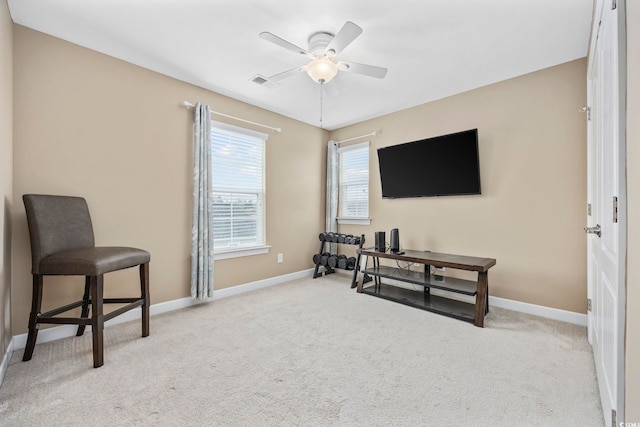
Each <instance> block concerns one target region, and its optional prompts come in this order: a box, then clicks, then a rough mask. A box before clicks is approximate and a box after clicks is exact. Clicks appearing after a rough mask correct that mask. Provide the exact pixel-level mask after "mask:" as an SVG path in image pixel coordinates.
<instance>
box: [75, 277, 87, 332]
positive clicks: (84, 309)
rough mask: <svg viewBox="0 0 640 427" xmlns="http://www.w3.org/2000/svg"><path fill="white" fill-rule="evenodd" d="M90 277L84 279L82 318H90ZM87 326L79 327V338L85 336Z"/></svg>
mask: <svg viewBox="0 0 640 427" xmlns="http://www.w3.org/2000/svg"><path fill="white" fill-rule="evenodd" d="M90 286H91V285H90V283H89V276H87V277H85V278H84V295H82V313H81V314H80V317H82V318H87V317H89V289H90ZM84 328H85V325H78V333H76V336H77V337H81V336H82V334H84Z"/></svg>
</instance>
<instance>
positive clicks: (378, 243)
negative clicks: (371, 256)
mask: <svg viewBox="0 0 640 427" xmlns="http://www.w3.org/2000/svg"><path fill="white" fill-rule="evenodd" d="M374 241H375V248H376V252H385V251H386V245H387V244H386V243H385V235H384V231H376V232H375V239H374Z"/></svg>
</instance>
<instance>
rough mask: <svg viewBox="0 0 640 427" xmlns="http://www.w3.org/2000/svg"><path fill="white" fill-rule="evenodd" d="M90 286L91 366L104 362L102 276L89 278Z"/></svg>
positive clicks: (96, 366) (97, 366)
mask: <svg viewBox="0 0 640 427" xmlns="http://www.w3.org/2000/svg"><path fill="white" fill-rule="evenodd" d="M89 283H90V288H91V335H92V337H93V367H94V368H99V367H100V366H102V365H103V364H104V335H103V330H104V314H103V312H102V295H103V293H104V281H103V276H102V275H99V276H91V277H90V278H89Z"/></svg>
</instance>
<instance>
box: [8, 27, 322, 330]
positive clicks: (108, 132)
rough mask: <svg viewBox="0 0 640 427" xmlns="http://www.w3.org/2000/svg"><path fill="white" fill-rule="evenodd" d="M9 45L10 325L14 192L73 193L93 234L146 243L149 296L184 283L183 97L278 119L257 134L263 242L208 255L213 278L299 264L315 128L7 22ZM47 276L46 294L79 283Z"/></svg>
mask: <svg viewBox="0 0 640 427" xmlns="http://www.w3.org/2000/svg"><path fill="white" fill-rule="evenodd" d="M14 52H15V55H14V69H15V73H14V76H15V79H14V82H15V84H14V93H15V97H14V99H15V103H14V137H15V146H14V198H13V199H14V202H13V203H14V204H13V270H12V271H13V285H12V299H11V304H12V325H13V328H12V330H13V334H14V335H16V334H20V333H24V332H25V331H26V325H27V317H28V313H29V304H30V298H31V296H30V292H31V291H30V274H29V273H30V267H31V266H30V255H29V254H30V252H29V241H28V233H27V227H26V219H25V214H24V207H23V204H22V200H21V196H22V194H24V193H50V194H70V195H82V196H85V197H86V198H87V200H88V203H89V207H90V209H91V213H92V218H93V222H94V229H95V234H96V242H97V243H98V244H100V245H130V246H137V247H141V248H145V249H147V250H149V251H150V252H151V256H152V257H151V300H152V303H153V304H157V303H160V302H164V301H170V300H174V299H177V298H182V297H186V296H188V295H189V271H190V270H189V251H190V240H189V236H190V234H191V232H190V230H191V213H190V206H191V191H192V183H191V171H192V166H191V164H192V124H193V121H192V113H191V112H190V111H189V110H187V109H185V108H183V107H181V106H180V103H182V101H184V100H188V101H191V102H196V101H204V102H207V103H208V104H210V105H211V106H212V108H213V109H214V110H217V111H222V112H225V113H227V114H231V115H237V116H240V117H243V118H246V119H249V120H253V121H256V122H261V123H267V124H270V125H273V126H277V127H282V128H283V132H282V133H281V134H277V133H274V134H271V136H270V138H269V141H268V142H267V154H266V182H267V184H266V185H267V187H266V193H267V204H266V218H267V224H266V233H267V243H268V244H269V245H271V246H272V248H271V251H270V253H269V254H267V255H258V256H251V257H245V258H240V259H233V260H223V261H217V262H216V266H215V287H216V288H217V289H222V288H226V287H229V286H233V285H237V284H242V283H247V282H251V281H255V280H260V279H265V278H270V277H274V276H279V275H283V274H287V273H292V272H297V271H301V270H304V269H307V268H310V267H311V255H312V254H313V253H314V252H315V251H316V250H317V248H316V246H317V244H316V242H317V239H316V238H314V236H317V233H318V232H319V231H320V230H321V229H322V228H324V225H323V224H324V205H323V203H324V200H323V198H322V188H323V173H324V160H323V154H324V152H325V150H324V144H323V141H325V140H326V132H324V131H322V130H320V129H318V128H316V127H313V126H309V125H306V124H302V123H300V122H297V121H294V120H291V119H287V118H285V117H282V116H280V115H277V114H275V113H272V112H268V111H265V110H262V109H259V108H256V107H253V106H250V105H247V104H245V103H242V102H239V101H235V100H232V99H229V98H226V97H224V96H221V95H218V94H215V93H212V92H209V91H207V90H204V89H201V88H198V87H194V86H192V85H189V84H186V83H182V82H179V81H177V80H174V79H171V78H168V77H166V76H163V75H160V74H157V73H154V72H151V71H148V70H145V69H142V68H140V67H137V66H134V65H131V64H128V63H125V62H122V61H119V60H117V59H114V58H112V57H108V56H106V55H103V54H100V53H97V52H95V51H91V50H88V49H85V48H82V47H79V46H77V45H73V44H70V43H67V42H64V41H62V40H60V39H56V38H54V37H50V36H47V35H44V34H42V33H38V32H35V31H32V30H29V29H27V28H24V27H21V26H17V25H16V26H14ZM230 123H233V122H230ZM258 130H260V129H258ZM277 253H283V254H284V263H283V264H277V262H276V254H277ZM119 279H126V280H125V282H128V283H125V285H123V286H120V284H119V283H116V282H118V281H119ZM47 280H48V281H49V282H50V283H56V282H58V283H59V286H55V287H47V288H46V290H45V292H47V291H48V292H49V294H46V293H45V303H46V304H47V305H48V306H51V305H53V304H59V303H62V302H63V301H69V300H71V299H73V298H76V297H77V296H78V293H79V292H81V291H80V289H81V286H82V285H81V282H82V281H81V280H80V279H77V280H76V279H74V280H71V279H66V280H63V279H62V278H48V279H47ZM135 280H136V272H135V271H129V270H127V271H125V272H119V273H115V274H111V275H108V276H107V277H106V278H105V282H106V287H105V294H106V293H107V292H109V294H113V290H114V289H122V290H125V292H126V290H127V289H132V285H133V288H135V285H134V281H135ZM45 309H46V307H45Z"/></svg>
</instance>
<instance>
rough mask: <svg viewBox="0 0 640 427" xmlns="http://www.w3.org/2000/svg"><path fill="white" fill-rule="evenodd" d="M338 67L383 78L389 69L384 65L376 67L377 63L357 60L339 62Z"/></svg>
mask: <svg viewBox="0 0 640 427" xmlns="http://www.w3.org/2000/svg"><path fill="white" fill-rule="evenodd" d="M338 68H339V69H340V70H342V71H349V72H352V73H358V74H364V75H365V76H371V77H375V78H377V79H383V78H384V76H386V75H387V69H386V68H384V67H376V66H375V65H367V64H358V63H357V62H347V61H340V62H338Z"/></svg>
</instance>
